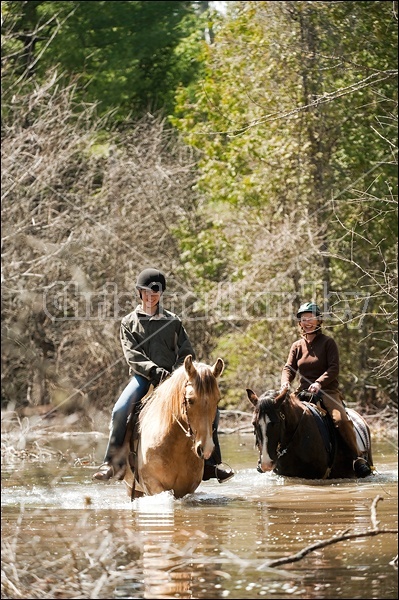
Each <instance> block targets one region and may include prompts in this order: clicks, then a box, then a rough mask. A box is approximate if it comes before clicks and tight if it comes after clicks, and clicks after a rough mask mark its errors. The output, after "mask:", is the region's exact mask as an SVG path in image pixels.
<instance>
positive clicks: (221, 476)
mask: <svg viewBox="0 0 399 600" xmlns="http://www.w3.org/2000/svg"><path fill="white" fill-rule="evenodd" d="M218 424H219V414H217V415H216V418H215V420H214V422H213V431H212V440H213V443H214V444H215V448H214V450H213V452H212V454H211V456H210V458H208V459H206V460H205V464H204V473H203V475H202V481H208V480H209V479H212V478H215V479H217V480H218V482H219V483H223V482H224V481H227V480H228V479H231V478H232V477H234V471H233V469H230V470H229V471H226V470H225V469H223V468H222V467H221V465H222V464H223V463H222V451H221V449H220V444H219V438H218V432H217V426H218Z"/></svg>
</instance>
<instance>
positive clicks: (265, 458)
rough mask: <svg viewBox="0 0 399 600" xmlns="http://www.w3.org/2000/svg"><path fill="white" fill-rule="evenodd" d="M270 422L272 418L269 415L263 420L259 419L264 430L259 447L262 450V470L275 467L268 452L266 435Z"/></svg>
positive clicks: (269, 469)
mask: <svg viewBox="0 0 399 600" xmlns="http://www.w3.org/2000/svg"><path fill="white" fill-rule="evenodd" d="M269 423H270V419H269V417H268V416H267V415H265V418H264V419H262V420H261V421H259V427H260V429H261V431H262V440H263V442H262V447H261V448H260V449H259V450H260V456H261V459H260V466H261V468H262V471H271V470H272V469H273V466H274V464H273V461H272V459H271V458H270V456H269V454H268V452H267V436H266V430H267V426H268V424H269Z"/></svg>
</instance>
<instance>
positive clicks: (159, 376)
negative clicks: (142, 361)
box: [150, 367, 170, 387]
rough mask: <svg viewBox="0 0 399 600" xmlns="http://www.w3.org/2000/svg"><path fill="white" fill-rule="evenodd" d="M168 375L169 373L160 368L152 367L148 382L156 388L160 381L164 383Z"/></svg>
mask: <svg viewBox="0 0 399 600" xmlns="http://www.w3.org/2000/svg"><path fill="white" fill-rule="evenodd" d="M169 375H170V373H169V371H167V370H166V369H162V368H161V367H155V368H154V367H153V368H152V369H151V378H150V381H151V383H152V385H153V386H154V387H157V385H159V384H160V383H162V381H164V380H165V379H166V378H167V377H168V376H169Z"/></svg>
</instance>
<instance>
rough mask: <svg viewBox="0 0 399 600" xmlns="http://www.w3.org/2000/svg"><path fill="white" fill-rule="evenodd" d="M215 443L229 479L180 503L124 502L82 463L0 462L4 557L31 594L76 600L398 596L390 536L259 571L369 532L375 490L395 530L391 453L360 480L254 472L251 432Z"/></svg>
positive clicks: (164, 497)
mask: <svg viewBox="0 0 399 600" xmlns="http://www.w3.org/2000/svg"><path fill="white" fill-rule="evenodd" d="M222 442H223V455H224V457H226V460H228V462H229V463H230V464H232V465H233V466H234V468H235V469H237V474H236V477H235V478H234V479H233V480H231V482H228V483H226V484H223V485H219V484H218V483H217V482H216V481H209V482H206V483H203V484H202V485H201V486H200V488H199V489H198V491H197V492H196V493H195V494H193V495H191V496H187V497H186V498H184V499H182V500H174V499H173V497H172V496H171V495H170V494H168V493H166V492H165V493H163V494H159V495H158V496H154V497H151V498H139V499H136V500H135V501H134V502H133V503H131V502H130V500H129V498H128V496H127V494H126V490H125V487H124V484H123V482H112V483H111V484H105V485H104V484H94V483H93V482H92V480H91V474H92V468H89V467H84V466H75V467H74V466H71V465H70V464H67V465H51V464H49V465H45V466H43V465H42V466H41V467H40V468H38V469H36V467H32V465H29V464H25V465H23V464H21V465H19V466H18V467H17V468H15V466H14V467H13V468H7V467H6V468H5V469H3V494H2V505H3V520H2V530H3V537H4V539H5V540H6V542H7V543H8V546H6V556H8V551H9V548H11V547H12V548H14V550H13V551H14V555H13V556H14V566H15V569H17V570H18V569H21V570H22V571H24V572H25V571H26V570H27V569H29V567H30V568H31V569H33V568H35V574H36V575H37V576H38V577H39V578H40V581H41V585H42V586H43V593H42V595H41V596H30V597H43V598H46V597H47V598H55V597H59V598H73V597H77V596H76V593H77V592H76V589H80V590H81V591H80V592H79V593H80V595H79V596H78V597H87V598H89V597H91V598H132V597H134V598H152V599H154V600H156V599H158V598H160V599H161V598H184V599H186V598H198V599H201V598H204V599H205V598H232V599H233V598H234V599H235V598H237V599H238V598H255V597H256V598H257V597H267V598H273V597H276V598H282V599H285V598H290V597H292V596H294V597H296V598H312V599H313V598H320V599H330V598H331V599H332V598H348V597H350V598H366V597H374V598H387V599H390V598H392V599H393V598H397V572H396V570H395V568H394V567H392V566H391V565H389V562H390V561H391V560H392V558H393V557H394V556H395V554H396V553H397V539H396V536H393V535H389V536H388V535H386V536H379V537H375V538H363V539H358V540H351V541H350V542H343V543H339V544H335V545H332V546H330V547H327V548H323V549H321V550H318V551H316V552H313V553H312V554H310V555H309V556H307V557H306V558H305V559H303V560H301V561H300V562H298V563H292V564H289V565H284V568H279V569H276V568H274V569H270V568H267V566H265V565H267V561H269V560H272V559H277V558H280V557H283V556H288V555H291V554H293V553H295V552H298V551H300V550H301V549H303V548H305V547H306V546H308V545H310V544H312V543H314V542H316V541H318V540H323V539H327V538H329V537H331V536H333V535H336V534H337V532H339V531H343V530H346V529H350V530H352V531H361V530H364V529H366V528H368V527H370V524H371V522H370V506H371V503H372V501H373V499H374V498H375V496H376V495H377V494H379V495H382V496H383V497H384V501H383V502H381V503H380V504H379V506H378V519H379V521H380V523H381V526H384V527H397V464H396V454H394V453H392V452H389V451H388V450H387V449H386V447H385V446H381V451H380V452H378V448H377V451H376V457H377V460H376V464H377V465H378V474H377V475H376V476H375V477H374V478H371V479H368V480H359V481H345V480H337V481H333V482H328V483H327V482H324V481H317V482H305V481H303V480H294V479H291V480H288V479H284V478H280V477H278V476H274V475H272V474H262V475H261V474H259V473H257V472H256V470H255V460H256V456H255V453H254V451H253V443H252V438H251V439H250V440H249V441H248V443H247V445H246V443H243V441H242V438H239V442H238V441H237V439H235V440H234V439H233V438H232V437H230V436H229V437H228V438H222ZM377 461H378V462H377ZM74 464H75V463H74ZM3 543H4V542H3ZM77 563H79V565H80V569H81V572H80V573H79V572H77V570H76V564H77ZM44 567H46V569H45V568H44ZM81 573H83V575H82V574H81ZM61 576H62V578H63V581H64V584H63V586H62V585H61V583H60V577H61ZM51 577H54V582H51V586H53V587H51V586H50V583H48V581H49V580H50V579H51ZM90 577H91V578H92V579H90ZM46 581H47V583H46ZM56 581H58V584H56ZM46 585H47V586H50V587H47V588H46V587H45V586H46ZM56 585H58V587H57V588H56V589H55V587H54V586H56ZM51 593H52V595H50V594H51ZM46 594H47V595H46ZM60 594H61V595H60ZM5 597H7V596H5ZM14 597H16V596H14Z"/></svg>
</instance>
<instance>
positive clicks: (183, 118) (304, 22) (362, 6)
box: [1, 0, 398, 416]
mask: <svg viewBox="0 0 399 600" xmlns="http://www.w3.org/2000/svg"><path fill="white" fill-rule="evenodd" d="M1 5H2V131H1V134H2V229H3V238H2V239H3V244H2V255H3V270H2V365H3V369H2V407H3V408H6V407H7V408H8V409H16V410H20V409H21V408H23V407H26V406H36V407H40V406H42V405H45V406H46V407H58V409H59V410H60V411H63V412H65V413H67V414H79V413H82V412H83V413H84V414H90V409H91V407H97V408H98V409H100V410H105V411H106V413H107V415H108V416H109V414H110V410H111V407H112V406H113V403H114V402H115V400H116V399H117V397H118V394H119V393H120V392H121V390H122V389H123V388H124V386H125V385H126V383H127V381H128V368H127V365H126V363H125V359H124V357H123V354H122V351H121V346H120V342H119V325H120V320H121V318H122V317H123V316H124V315H125V314H127V313H128V312H130V310H132V308H133V307H134V306H135V305H136V303H137V296H136V292H135V281H136V277H137V274H138V272H139V271H141V269H143V268H145V267H148V266H155V267H158V268H159V269H161V270H163V271H164V272H165V274H166V277H167V290H166V292H165V298H164V304H165V306H166V307H167V308H169V309H170V310H172V311H174V312H176V313H177V314H179V315H180V316H181V318H182V320H183V322H184V324H185V327H186V329H187V331H188V333H189V336H190V338H191V340H192V342H193V345H194V347H195V350H196V353H197V358H198V359H199V360H201V361H204V362H207V363H212V362H213V361H214V360H215V359H216V357H218V356H221V357H222V358H223V359H224V361H225V363H226V370H225V373H224V375H223V377H222V380H221V383H220V385H221V390H222V400H221V404H220V406H221V408H235V409H243V410H247V409H248V406H247V398H246V394H245V388H246V387H251V388H253V389H255V390H257V391H258V392H262V391H264V390H265V389H268V388H273V387H279V381H280V373H281V369H282V366H283V364H284V362H285V360H286V357H287V354H288V350H289V347H290V345H291V343H292V342H293V341H294V340H295V339H296V338H297V336H298V331H297V326H296V320H295V313H296V309H297V308H298V306H299V304H300V303H302V302H305V301H307V300H314V301H316V302H318V303H319V305H320V306H321V307H322V309H323V312H324V315H325V316H324V330H325V332H326V333H327V334H331V335H333V336H334V337H335V339H336V340H337V342H338V344H339V346H340V351H341V363H342V364H341V383H342V387H343V390H344V393H345V395H346V398H347V400H349V401H354V402H358V403H360V404H361V405H362V406H363V407H364V408H365V409H366V410H368V409H377V410H384V409H385V408H386V407H388V406H390V407H394V408H397V139H398V131H397V56H398V48H397V2H389V1H388V2H386V1H383V2H379V1H372V2H370V1H365V2H364V1H355V2H346V1H344V2H323V1H322V2H320V1H317V2H314V1H310V2H308V1H298V2H292V1H291V2H285V1H282V2H280V1H279V2H273V1H268V2H251V1H246V2H225V3H211V2H168V1H166V2H165V1H163V2H157V1H153V0H151V1H150V2H149V1H147V2H146V1H144V2H131V1H118V2H116V1H111V2H110V1H106V2H105V1H100V2H99V1H91V2H85V1H72V2H71V1H68V2H58V1H51V2H50V1H41V0H37V1H34V0H29V1H20V2H2V3H1ZM216 8H218V10H216Z"/></svg>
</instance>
